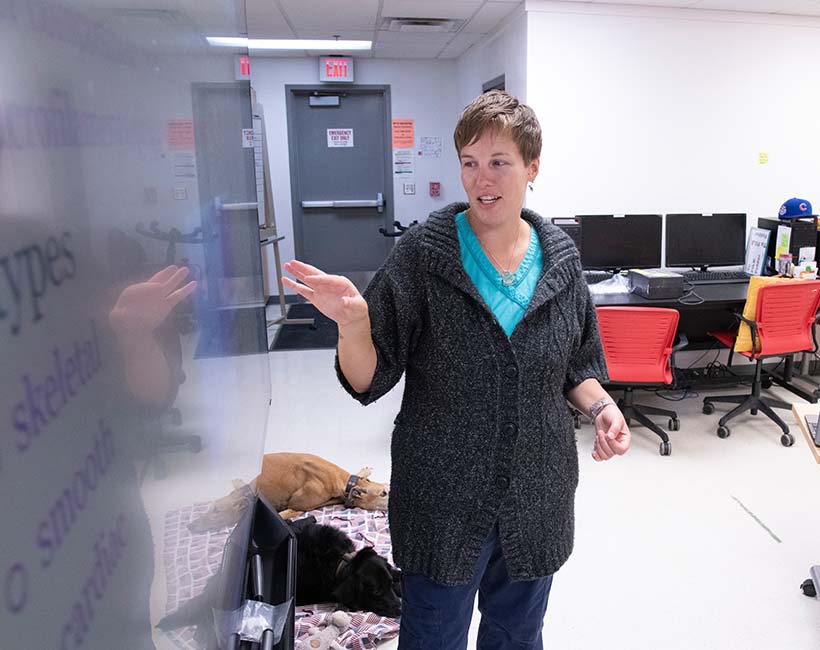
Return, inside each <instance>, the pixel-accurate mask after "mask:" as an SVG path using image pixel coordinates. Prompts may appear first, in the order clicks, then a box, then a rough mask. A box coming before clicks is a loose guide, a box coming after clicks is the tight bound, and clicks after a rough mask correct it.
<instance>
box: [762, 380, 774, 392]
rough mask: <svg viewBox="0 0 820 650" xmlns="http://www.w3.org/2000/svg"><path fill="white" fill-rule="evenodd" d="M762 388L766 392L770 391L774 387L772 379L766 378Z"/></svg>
mask: <svg viewBox="0 0 820 650" xmlns="http://www.w3.org/2000/svg"><path fill="white" fill-rule="evenodd" d="M760 387H761V388H764V389H765V390H769V389H770V388H771V387H772V380H771V378H770V377H766V378H765V379H763V381H761V382H760Z"/></svg>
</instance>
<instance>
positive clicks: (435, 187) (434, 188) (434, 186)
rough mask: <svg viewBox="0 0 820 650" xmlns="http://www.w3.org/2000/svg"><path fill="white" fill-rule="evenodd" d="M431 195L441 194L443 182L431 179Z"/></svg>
mask: <svg viewBox="0 0 820 650" xmlns="http://www.w3.org/2000/svg"><path fill="white" fill-rule="evenodd" d="M430 196H441V183H439V182H438V181H430Z"/></svg>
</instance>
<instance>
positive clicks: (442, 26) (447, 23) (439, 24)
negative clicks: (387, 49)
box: [382, 18, 464, 34]
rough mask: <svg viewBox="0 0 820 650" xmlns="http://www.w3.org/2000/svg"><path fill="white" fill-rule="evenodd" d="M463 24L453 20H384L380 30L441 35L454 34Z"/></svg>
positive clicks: (460, 21)
mask: <svg viewBox="0 0 820 650" xmlns="http://www.w3.org/2000/svg"><path fill="white" fill-rule="evenodd" d="M462 24H464V21H463V20H456V19H454V18H385V19H383V20H382V29H383V30H387V31H389V32H425V33H428V34H441V33H446V32H456V31H458V29H459V28H460V27H461V25H462Z"/></svg>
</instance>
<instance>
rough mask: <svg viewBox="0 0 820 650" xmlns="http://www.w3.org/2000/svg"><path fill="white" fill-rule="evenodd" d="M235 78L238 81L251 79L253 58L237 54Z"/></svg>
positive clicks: (234, 67) (234, 61) (234, 68)
mask: <svg viewBox="0 0 820 650" xmlns="http://www.w3.org/2000/svg"><path fill="white" fill-rule="evenodd" d="M233 76H234V79H236V80H237V81H239V80H241V79H250V78H251V57H250V56H248V55H247V54H237V55H236V56H235V57H234V60H233Z"/></svg>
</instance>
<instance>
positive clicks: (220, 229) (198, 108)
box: [192, 81, 265, 308]
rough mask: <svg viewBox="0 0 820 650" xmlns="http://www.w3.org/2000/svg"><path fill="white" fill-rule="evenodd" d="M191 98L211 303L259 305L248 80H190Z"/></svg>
mask: <svg viewBox="0 0 820 650" xmlns="http://www.w3.org/2000/svg"><path fill="white" fill-rule="evenodd" d="M192 100H193V116H194V135H195V142H196V164H197V175H198V184H199V200H200V209H201V213H202V228H203V232H204V239H205V258H206V266H207V269H208V271H209V272H208V277H207V282H208V297H209V300H210V302H211V306H212V307H223V308H224V307H235V306H251V305H252V306H259V305H263V304H264V301H265V298H264V296H263V287H262V272H261V269H262V254H261V252H260V250H259V217H258V211H257V202H256V200H257V199H256V177H255V167H254V157H253V148H252V147H247V146H243V131H247V130H248V129H252V128H253V122H252V116H251V99H250V83H249V82H247V81H237V82H235V83H194V84H192Z"/></svg>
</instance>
